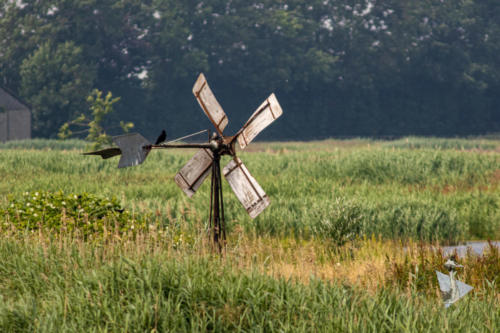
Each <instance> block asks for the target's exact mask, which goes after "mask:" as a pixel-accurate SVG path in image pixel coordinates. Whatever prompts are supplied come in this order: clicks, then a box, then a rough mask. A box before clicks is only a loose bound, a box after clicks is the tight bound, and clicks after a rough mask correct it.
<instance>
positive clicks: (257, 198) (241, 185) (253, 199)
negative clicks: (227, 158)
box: [223, 157, 270, 218]
mask: <svg viewBox="0 0 500 333" xmlns="http://www.w3.org/2000/svg"><path fill="white" fill-rule="evenodd" d="M223 172H224V177H226V180H227V181H228V183H229V185H230V186H231V188H232V189H233V192H234V194H235V195H236V197H237V198H238V200H240V202H241V204H242V205H243V207H245V209H246V211H247V212H248V214H249V215H250V217H251V218H255V217H257V215H259V214H260V213H261V212H262V211H263V210H264V209H265V208H266V207H267V206H269V202H270V201H269V198H268V196H267V195H266V193H265V192H264V190H263V189H262V187H260V185H259V184H258V183H257V181H256V180H255V178H253V177H252V175H251V174H250V172H248V169H247V168H246V167H245V165H244V164H243V163H242V162H241V160H240V159H239V158H237V157H236V158H235V159H233V160H231V162H229V163H228V164H227V165H226V166H225V167H224V170H223Z"/></svg>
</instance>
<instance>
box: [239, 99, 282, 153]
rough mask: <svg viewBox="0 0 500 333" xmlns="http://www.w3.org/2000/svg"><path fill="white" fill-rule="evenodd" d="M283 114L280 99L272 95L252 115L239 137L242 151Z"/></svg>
mask: <svg viewBox="0 0 500 333" xmlns="http://www.w3.org/2000/svg"><path fill="white" fill-rule="evenodd" d="M282 114H283V110H282V109H281V106H280V105H279V103H278V99H277V98H276V96H275V95H274V94H271V96H269V97H268V98H267V99H266V101H265V102H264V103H262V104H261V106H259V108H258V109H257V111H255V112H254V113H253V114H252V116H251V117H250V119H248V121H247V122H246V124H245V125H244V126H243V129H242V131H241V132H240V134H239V135H238V143H239V144H240V147H241V149H244V148H245V147H246V146H247V145H248V144H249V143H250V142H251V141H252V140H253V139H254V138H255V137H256V136H257V135H258V134H259V133H260V132H261V131H262V130H263V129H264V128H266V127H267V126H269V124H271V123H272V122H273V121H275V120H276V119H277V118H278V117H279V116H281V115H282Z"/></svg>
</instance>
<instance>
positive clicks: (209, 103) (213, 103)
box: [193, 73, 228, 136]
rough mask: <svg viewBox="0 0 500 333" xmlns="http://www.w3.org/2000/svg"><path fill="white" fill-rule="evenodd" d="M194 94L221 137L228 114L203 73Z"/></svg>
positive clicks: (197, 81) (195, 86) (195, 85)
mask: <svg viewBox="0 0 500 333" xmlns="http://www.w3.org/2000/svg"><path fill="white" fill-rule="evenodd" d="M193 94H194V96H195V97H196V100H198V103H200V106H201V108H202V109H203V112H205V114H206V115H207V117H208V119H210V121H211V122H212V124H214V126H215V128H216V129H217V132H218V133H219V135H220V136H223V135H222V132H223V131H224V128H226V126H227V123H228V119H227V116H226V113H225V112H224V110H223V109H222V107H221V106H220V104H219V102H217V99H216V98H215V96H214V94H213V92H212V90H211V89H210V87H209V86H208V83H207V80H206V79H205V75H203V73H201V74H200V76H198V79H197V80H196V82H195V84H194V86H193Z"/></svg>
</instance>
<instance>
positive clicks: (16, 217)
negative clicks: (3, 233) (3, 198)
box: [3, 191, 145, 237]
mask: <svg viewBox="0 0 500 333" xmlns="http://www.w3.org/2000/svg"><path fill="white" fill-rule="evenodd" d="M3 215H5V216H4V227H5V226H9V224H10V225H12V226H14V227H15V228H17V229H19V230H37V229H40V228H47V229H50V230H55V231H70V232H71V231H74V230H79V232H81V233H83V235H84V236H85V237H87V236H89V235H91V234H101V233H103V231H104V228H105V227H107V228H108V229H110V228H112V229H114V230H115V231H119V232H121V233H123V232H127V231H130V230H137V229H140V228H143V227H144V226H145V222H144V220H143V219H135V218H134V216H132V215H131V214H130V213H129V212H128V211H126V210H124V209H123V208H121V205H120V202H119V201H118V199H116V198H114V197H113V198H107V197H106V198H101V197H98V196H96V195H93V194H90V193H85V192H84V193H80V194H73V193H71V194H64V192H62V191H59V192H54V193H52V192H43V191H39V192H25V193H24V194H23V196H22V197H21V198H19V199H13V198H11V200H10V202H9V204H8V207H7V208H6V209H5V210H4V211H3ZM5 221H7V222H5ZM9 222H10V223H9ZM5 224H7V225H5Z"/></svg>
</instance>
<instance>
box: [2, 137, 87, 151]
mask: <svg viewBox="0 0 500 333" xmlns="http://www.w3.org/2000/svg"><path fill="white" fill-rule="evenodd" d="M86 145H88V142H85V141H83V140H77V139H71V140H51V139H31V140H14V141H7V142H3V143H2V142H0V149H44V150H49V149H50V150H72V149H84V148H85V146H86Z"/></svg>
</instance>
